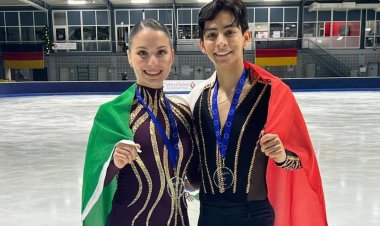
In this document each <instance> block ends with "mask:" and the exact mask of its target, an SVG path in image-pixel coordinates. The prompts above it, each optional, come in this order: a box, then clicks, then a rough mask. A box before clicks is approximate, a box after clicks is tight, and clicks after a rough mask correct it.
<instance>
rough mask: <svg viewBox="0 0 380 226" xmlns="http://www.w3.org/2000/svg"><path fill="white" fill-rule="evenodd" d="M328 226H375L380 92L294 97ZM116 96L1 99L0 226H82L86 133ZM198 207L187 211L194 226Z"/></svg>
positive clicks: (379, 196) (379, 210)
mask: <svg viewBox="0 0 380 226" xmlns="http://www.w3.org/2000/svg"><path fill="white" fill-rule="evenodd" d="M295 96H296V98H297V101H298V103H299V105H300V108H301V110H302V112H303V114H304V117H305V120H306V123H307V125H308V128H309V132H310V136H311V138H312V142H313V145H314V148H315V152H316V155H317V158H318V162H319V167H320V170H321V174H322V180H323V186H324V191H325V199H326V206H327V215H328V221H329V225H330V226H358V225H365V226H378V225H380V92H296V93H295ZM114 97H115V96H114V95H67V96H33V97H28V96H27V97H9V98H0V225H1V226H21V225H22V226H80V225H81V222H80V206H81V183H82V182H81V181H82V170H83V163H84V154H85V148H86V143H87V138H88V134H89V130H90V128H91V125H92V121H93V118H94V115H95V112H96V110H97V108H98V106H99V104H101V103H103V102H106V101H108V100H111V99H112V98H114ZM197 205H199V204H198V203H196V202H193V203H190V208H189V212H190V217H191V222H192V225H195V223H196V220H197Z"/></svg>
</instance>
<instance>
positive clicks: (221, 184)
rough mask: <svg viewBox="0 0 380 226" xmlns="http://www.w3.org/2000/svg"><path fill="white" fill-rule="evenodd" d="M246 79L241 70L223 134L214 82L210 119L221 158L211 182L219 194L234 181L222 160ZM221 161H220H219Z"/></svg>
mask: <svg viewBox="0 0 380 226" xmlns="http://www.w3.org/2000/svg"><path fill="white" fill-rule="evenodd" d="M246 79H247V75H246V71H245V69H244V70H243V73H242V75H241V77H240V79H239V82H238V84H237V85H236V89H235V93H234V97H233V99H232V103H231V106H230V109H229V111H228V115H227V119H226V123H225V126H224V127H225V128H224V133H223V134H222V131H221V125H220V118H219V110H218V81H216V82H215V87H214V92H213V95H212V119H213V122H214V131H215V136H216V142H217V144H218V145H217V148H218V149H219V152H218V154H219V155H220V157H221V158H219V157H217V164H216V165H217V168H216V170H215V172H214V175H213V181H214V184H215V186H216V187H218V188H219V190H220V192H224V190H225V189H228V188H230V187H231V186H232V184H233V181H234V173H233V172H232V170H231V169H230V168H228V167H226V166H225V163H224V160H225V158H226V155H227V148H228V142H229V138H230V133H231V128H232V121H233V118H234V114H235V111H236V108H237V105H238V102H239V97H240V94H241V93H242V91H243V87H244V83H245V81H246ZM220 160H221V161H220Z"/></svg>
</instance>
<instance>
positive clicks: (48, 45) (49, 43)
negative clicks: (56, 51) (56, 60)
mask: <svg viewBox="0 0 380 226" xmlns="http://www.w3.org/2000/svg"><path fill="white" fill-rule="evenodd" d="M42 34H43V37H42V40H44V50H45V52H46V54H48V55H49V54H50V53H51V50H52V47H53V45H54V44H53V35H52V33H51V31H50V29H49V27H48V26H47V25H46V26H45V27H44V30H43V33H42Z"/></svg>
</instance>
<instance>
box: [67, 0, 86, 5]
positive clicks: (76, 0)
mask: <svg viewBox="0 0 380 226" xmlns="http://www.w3.org/2000/svg"><path fill="white" fill-rule="evenodd" d="M67 3H68V4H69V5H85V4H87V1H82V0H68V1H67Z"/></svg>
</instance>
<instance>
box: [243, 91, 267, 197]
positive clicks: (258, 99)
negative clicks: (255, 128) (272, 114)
mask: <svg viewBox="0 0 380 226" xmlns="http://www.w3.org/2000/svg"><path fill="white" fill-rule="evenodd" d="M267 87H268V84H265V86H264V87H263V90H262V91H261V93H260V95H259V97H258V98H257V100H256V103H255V105H254V106H253V108H252V109H253V110H254V109H255V108H256V107H257V105H258V102H259V101H260V100H261V98H262V97H263V95H264V93H265V91H266V89H267ZM252 112H253V111H252V110H251V112H249V114H250V115H251V113H252ZM249 117H251V116H249ZM244 126H245V125H244ZM240 139H241V138H240V137H239V140H240ZM258 139H259V138H258ZM258 146H259V140H258V141H257V143H256V146H255V148H254V149H253V155H252V159H251V165H250V166H249V171H248V180H247V188H246V190H245V192H246V193H247V194H248V193H249V190H250V189H251V182H252V181H253V179H252V181H251V178H252V171H253V167H254V163H255V158H256V152H257V149H258ZM236 170H237V169H236Z"/></svg>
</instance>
